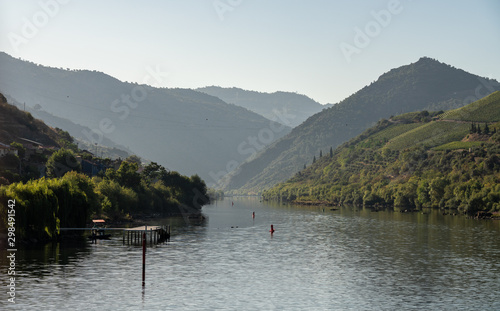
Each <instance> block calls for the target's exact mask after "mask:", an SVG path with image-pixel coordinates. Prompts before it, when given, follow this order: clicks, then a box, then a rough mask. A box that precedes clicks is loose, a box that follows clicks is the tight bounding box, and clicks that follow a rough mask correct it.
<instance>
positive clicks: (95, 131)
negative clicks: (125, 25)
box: [0, 53, 290, 184]
mask: <svg viewBox="0 0 500 311" xmlns="http://www.w3.org/2000/svg"><path fill="white" fill-rule="evenodd" d="M0 68H1V72H0V73H1V74H0V90H1V91H3V92H5V93H7V94H9V95H10V96H12V97H13V98H14V99H16V100H17V101H18V102H21V103H26V105H27V106H29V107H35V106H37V105H39V106H37V107H39V108H41V109H42V110H44V111H46V112H48V113H50V114H52V115H54V116H56V117H61V118H65V119H68V120H71V121H72V122H74V123H76V124H79V125H82V126H84V127H86V128H89V129H90V130H89V131H87V130H85V132H83V135H84V136H85V137H86V138H87V140H88V141H90V142H91V143H92V144H94V143H98V144H103V143H105V140H104V137H106V138H109V139H111V140H112V141H114V142H116V143H117V144H120V145H123V146H125V147H127V148H129V149H130V150H131V151H132V152H133V153H134V154H137V155H139V156H142V157H145V158H147V159H149V160H151V161H155V162H158V163H160V164H162V165H163V166H165V167H167V168H168V169H171V170H176V171H179V172H180V173H182V174H185V175H192V174H199V175H200V177H202V178H203V179H204V180H206V181H207V183H208V184H211V183H214V182H216V181H217V179H218V178H219V177H220V176H223V175H225V174H226V173H227V172H229V171H231V170H232V169H233V168H234V167H236V166H237V165H238V164H240V163H242V162H243V161H244V160H245V159H247V157H248V156H249V155H250V153H248V152H247V153H245V152H242V151H247V150H249V148H246V146H248V145H250V144H252V143H254V144H255V145H257V144H258V146H259V148H260V149H262V148H263V146H265V145H268V144H269V143H271V142H272V141H274V140H275V139H277V138H280V137H282V136H283V135H285V134H287V133H288V132H289V131H290V128H289V127H286V126H282V125H281V124H279V123H277V122H271V121H269V120H268V119H266V118H264V117H262V116H261V115H259V114H256V113H254V112H251V111H249V110H247V109H244V108H242V107H239V106H236V105H231V104H227V103H225V102H224V101H222V100H221V99H219V98H216V97H214V96H210V95H207V94H205V93H201V92H196V91H193V90H188V89H167V88H154V87H150V86H147V85H138V84H135V83H126V82H121V81H119V80H117V79H115V78H113V77H111V76H108V75H106V74H104V73H101V72H96V71H89V70H77V71H71V70H64V69H57V68H50V67H45V66H41V65H37V64H34V63H30V62H26V61H22V60H19V59H15V58H13V57H11V56H9V55H7V54H5V53H0ZM262 133H264V134H266V135H263V134H262ZM70 134H72V135H73V136H75V137H77V136H81V134H82V133H70ZM253 140H255V141H253ZM259 148H257V149H256V150H255V152H256V151H257V150H260V149H259ZM252 153H253V152H252Z"/></svg>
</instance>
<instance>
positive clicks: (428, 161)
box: [263, 91, 500, 219]
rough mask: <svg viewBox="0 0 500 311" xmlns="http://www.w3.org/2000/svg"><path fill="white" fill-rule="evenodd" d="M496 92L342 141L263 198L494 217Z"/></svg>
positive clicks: (499, 139)
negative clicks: (465, 103)
mask: <svg viewBox="0 0 500 311" xmlns="http://www.w3.org/2000/svg"><path fill="white" fill-rule="evenodd" d="M499 111H500V92H498V91H497V92H494V93H492V94H491V95H489V96H487V97H485V98H483V99H481V100H478V101H476V102H473V103H471V104H469V105H467V106H464V107H463V108H459V109H455V110H451V111H447V112H443V111H440V112H427V111H422V112H414V113H407V114H403V115H400V116H397V117H391V118H390V119H389V120H381V121H379V122H378V123H377V125H375V126H374V127H372V128H370V129H368V130H367V131H365V132H363V133H362V134H360V135H359V136H357V137H355V138H354V139H352V140H350V141H348V142H346V143H344V144H343V145H341V146H340V147H338V148H337V149H336V150H330V155H329V156H328V155H324V156H323V155H322V152H321V151H319V157H318V158H317V159H316V157H315V158H314V159H313V164H312V165H310V166H309V167H305V166H304V169H302V170H300V171H299V172H297V174H296V175H295V176H294V177H293V178H291V179H289V180H288V181H286V182H283V183H280V184H278V185H275V186H274V187H273V188H271V189H269V190H266V191H264V192H263V199H264V200H268V201H280V202H288V203H292V204H306V205H317V204H327V205H331V206H343V205H354V206H367V207H374V208H381V207H387V206H393V207H396V208H402V209H403V210H407V211H418V210H421V209H423V208H436V209H439V210H442V211H443V212H444V213H448V214H463V215H467V216H468V217H472V218H494V219H498V218H499V212H500V122H499V121H500V113H499Z"/></svg>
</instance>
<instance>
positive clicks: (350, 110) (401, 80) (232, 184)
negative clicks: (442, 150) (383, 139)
mask: <svg viewBox="0 0 500 311" xmlns="http://www.w3.org/2000/svg"><path fill="white" fill-rule="evenodd" d="M478 86H481V87H482V88H483V89H482V91H483V92H482V93H481V94H486V91H488V92H494V91H495V90H500V84H499V83H498V82H497V81H494V80H487V79H483V78H481V77H478V76H476V75H473V74H470V73H467V72H465V71H463V70H460V69H457V68H454V67H452V66H449V65H447V64H443V63H440V62H439V61H436V60H433V59H430V58H426V57H424V58H421V59H420V60H418V61H417V62H415V63H412V64H409V65H406V66H401V67H399V68H396V69H392V70H390V71H389V72H387V73H384V74H383V75H381V76H380V77H379V78H378V79H377V81H375V82H373V83H371V84H370V85H368V86H366V87H364V88H362V89H361V90H359V91H358V92H356V93H355V94H353V95H351V96H349V97H348V98H346V99H345V100H343V101H341V102H340V103H337V104H335V105H333V107H331V108H329V109H325V110H323V111H321V112H319V113H317V114H315V115H313V116H311V117H310V118H308V119H307V120H306V121H305V122H304V123H302V124H301V125H299V126H297V127H296V128H294V129H293V130H292V132H291V133H290V134H288V135H286V136H285V137H283V138H282V139H281V140H279V141H276V142H275V143H274V144H273V145H271V146H270V147H268V148H266V149H264V150H263V151H262V152H261V153H260V154H259V155H257V156H256V157H254V158H253V159H252V160H250V161H248V162H246V163H243V164H242V165H241V166H240V168H239V169H238V170H236V171H235V172H233V173H232V175H231V176H230V177H229V178H227V179H226V180H224V181H223V182H222V183H221V187H222V188H224V189H225V190H226V191H228V192H231V191H232V192H234V193H242V194H243V193H259V192H260V191H262V190H263V189H268V188H270V187H272V186H273V185H275V184H276V183H278V182H283V181H285V180H286V179H288V178H291V177H292V176H293V175H294V174H296V173H297V172H298V171H299V170H300V169H302V167H303V166H304V164H306V165H310V164H311V162H312V160H313V156H316V157H318V155H319V153H320V151H321V150H322V151H323V152H325V151H327V150H329V149H330V148H331V147H333V148H336V147H337V146H339V145H340V144H342V143H344V142H346V141H348V140H349V139H351V138H353V137H355V136H357V135H359V134H361V133H362V132H363V131H364V130H366V129H368V128H370V127H372V126H373V125H374V124H376V123H377V122H378V121H379V120H380V119H382V118H389V116H391V115H392V116H396V117H393V118H392V120H393V122H394V123H395V124H402V122H401V120H400V119H399V118H398V116H399V115H401V114H403V113H408V112H414V113H412V114H410V115H407V116H405V117H404V118H406V119H408V120H410V121H411V122H410V123H413V121H414V120H420V119H421V120H424V119H426V118H427V117H426V116H424V115H419V113H420V112H419V111H423V110H428V111H439V110H450V109H456V108H460V107H463V106H465V105H466V104H467V103H470V101H471V100H472V99H473V98H474V100H478V99H479V98H477V97H476V96H477V94H476V93H477V92H476V89H477V88H478ZM496 113H498V112H496ZM491 115H493V114H491ZM491 115H488V117H487V118H490V116H491ZM471 116H472V115H471ZM478 120H479V119H478ZM485 120H489V119H485ZM481 121H482V120H481ZM455 125H456V124H445V123H444V122H443V123H442V124H436V125H434V124H432V125H427V126H430V127H431V128H430V129H425V128H424V130H425V131H428V130H431V131H433V132H435V133H436V135H437V136H438V137H436V138H434V137H433V138H430V140H427V141H426V140H423V139H420V138H419V137H418V136H419V135H420V134H419V131H418V130H417V129H416V128H417V127H418V125H413V124H412V125H401V127H394V128H393V127H391V128H390V129H388V131H393V133H389V132H387V133H386V134H388V135H389V136H387V139H394V141H392V142H391V143H392V144H393V145H394V147H390V148H391V149H398V148H405V147H410V146H411V144H412V143H413V142H414V139H417V140H416V141H418V142H419V143H420V144H422V145H430V146H438V145H440V144H443V143H444V142H445V141H446V140H447V139H448V138H447V137H446V136H447V135H448V134H446V133H447V132H449V131H450V130H453V131H454V127H455ZM450 126H451V128H450ZM458 127H460V126H458ZM408 130H414V131H415V132H413V133H408V135H409V136H408V137H407V138H406V139H405V140H398V139H397V138H396V137H395V136H396V134H398V132H399V131H402V132H406V131H408ZM462 130H463V129H462ZM380 135H385V134H380ZM391 135H394V136H393V137H390V136H391ZM456 135H458V133H457V134H456ZM460 135H461V134H460ZM453 138H454V139H455V138H456V137H453ZM389 146H390V145H389Z"/></svg>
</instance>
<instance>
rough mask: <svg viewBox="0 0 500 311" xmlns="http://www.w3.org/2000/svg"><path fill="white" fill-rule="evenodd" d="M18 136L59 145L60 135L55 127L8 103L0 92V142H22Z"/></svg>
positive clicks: (45, 143) (50, 144)
mask: <svg viewBox="0 0 500 311" xmlns="http://www.w3.org/2000/svg"><path fill="white" fill-rule="evenodd" d="M19 138H25V139H29V140H33V141H36V142H39V143H41V144H43V145H46V146H54V147H60V146H61V145H60V143H59V141H60V140H61V136H60V135H59V133H57V131H56V130H55V129H53V128H50V127H48V126H47V125H45V123H43V122H42V121H40V120H37V119H35V118H33V116H32V115H31V114H30V113H26V112H24V111H21V110H19V109H18V108H17V107H15V106H12V105H10V104H9V103H7V99H6V98H5V96H4V95H3V94H1V93H0V142H1V143H4V144H10V143H11V142H14V141H16V142H23V141H20V140H19Z"/></svg>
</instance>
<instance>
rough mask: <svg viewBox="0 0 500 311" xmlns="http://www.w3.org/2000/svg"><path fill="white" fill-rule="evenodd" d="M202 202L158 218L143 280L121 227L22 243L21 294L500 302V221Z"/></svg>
mask: <svg viewBox="0 0 500 311" xmlns="http://www.w3.org/2000/svg"><path fill="white" fill-rule="evenodd" d="M233 202H234V205H233V204H232V203H233ZM254 212H255V217H252V214H253V213H254ZM203 213H204V214H205V215H206V216H207V219H206V221H205V222H203V223H201V224H200V225H193V224H189V223H186V222H185V221H184V219H168V220H162V221H164V222H161V223H162V224H167V222H168V221H169V222H170V224H171V225H172V226H173V227H172V238H171V241H170V242H169V243H168V244H164V245H158V246H156V247H150V248H148V252H147V270H146V287H145V288H144V289H143V288H142V286H141V269H140V267H141V252H140V247H136V246H123V245H122V244H121V239H120V238H118V239H114V240H111V241H103V243H101V244H97V245H90V244H84V245H78V246H75V247H68V248H66V247H62V246H61V245H59V246H45V247H43V248H41V249H38V250H32V251H28V250H26V251H22V252H23V253H22V255H21V254H20V255H21V256H20V257H22V259H20V262H21V263H20V266H22V273H23V276H22V281H21V283H20V284H19V301H22V303H23V307H24V309H26V308H27V307H29V308H28V309H43V308H46V307H47V306H50V307H52V308H53V309H64V310H66V309H76V310H80V309H89V310H92V309H99V310H116V309H117V308H120V309H121V310H138V309H144V310H150V309H154V310H215V309H217V310H235V309H238V310H255V309H264V310H269V309H283V310H304V309H307V310H349V309H355V310H373V309H389V310H395V309H405V310H406V309H426V310H433V309H439V310H449V309H469V308H472V307H471V306H473V308H472V309H479V310H494V309H500V305H499V303H498V302H497V300H496V299H495V297H496V293H497V292H498V290H500V279H499V275H500V273H499V272H500V241H499V239H498V236H499V233H500V228H499V223H498V222H492V221H477V220H469V219H465V218H463V217H453V216H444V215H442V214H440V213H438V212H437V211H429V212H428V213H426V214H422V213H398V212H393V211H392V212H391V211H380V212H373V211H371V210H369V209H359V208H348V207H344V208H341V209H339V210H337V211H330V210H329V209H328V208H327V209H325V210H324V211H323V208H322V207H294V206H287V205H280V204H269V205H264V204H262V203H261V202H259V201H258V200H257V199H248V198H232V199H230V200H225V201H222V202H218V204H217V205H211V206H206V207H204V208H203ZM271 224H273V225H274V228H275V229H276V232H275V233H274V235H273V236H272V238H271V235H270V233H269V229H270V225H271ZM30 252H32V253H30ZM0 262H1V264H2V269H4V268H3V267H4V266H5V264H6V261H5V256H4V255H2V258H1V259H0ZM4 271H5V270H4ZM2 282H4V280H2ZM2 303H4V302H0V306H2V305H1V304H2ZM22 309H23V308H20V310H22Z"/></svg>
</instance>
